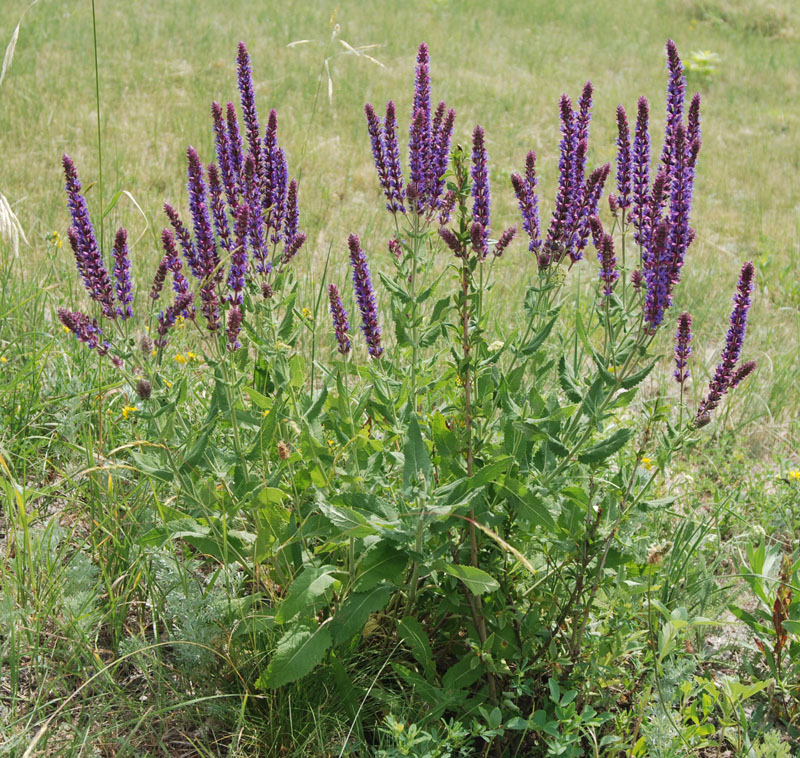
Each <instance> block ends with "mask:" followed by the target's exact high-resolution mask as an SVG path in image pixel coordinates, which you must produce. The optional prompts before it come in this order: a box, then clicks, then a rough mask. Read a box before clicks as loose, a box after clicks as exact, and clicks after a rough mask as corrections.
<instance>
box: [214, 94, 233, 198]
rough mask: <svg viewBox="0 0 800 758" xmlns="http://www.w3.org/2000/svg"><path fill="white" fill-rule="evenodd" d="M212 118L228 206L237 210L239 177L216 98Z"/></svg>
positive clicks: (218, 160)
mask: <svg viewBox="0 0 800 758" xmlns="http://www.w3.org/2000/svg"><path fill="white" fill-rule="evenodd" d="M211 118H212V119H213V121H214V145H215V147H216V150H217V163H218V164H219V170H220V173H221V174H222V183H223V185H224V186H225V197H226V198H227V200H228V207H229V208H230V209H231V210H232V211H235V210H236V205H237V203H238V196H237V183H238V177H237V174H236V171H235V170H234V167H233V162H232V160H231V145H230V141H229V140H228V133H227V131H226V130H225V121H224V117H223V114H222V106H221V105H220V104H219V103H218V102H217V101H216V100H215V101H214V102H213V103H211Z"/></svg>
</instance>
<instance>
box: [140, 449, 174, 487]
mask: <svg viewBox="0 0 800 758" xmlns="http://www.w3.org/2000/svg"><path fill="white" fill-rule="evenodd" d="M130 456H131V459H132V460H133V462H134V463H135V464H136V468H137V469H138V470H139V471H141V472H142V473H143V474H147V476H152V477H153V479H160V480H161V481H162V482H171V481H172V476H173V474H172V472H171V471H168V470H167V469H163V468H161V463H160V461H158V460H157V459H156V458H155V457H154V456H152V455H147V454H146V453H135V452H133V451H131V453H130Z"/></svg>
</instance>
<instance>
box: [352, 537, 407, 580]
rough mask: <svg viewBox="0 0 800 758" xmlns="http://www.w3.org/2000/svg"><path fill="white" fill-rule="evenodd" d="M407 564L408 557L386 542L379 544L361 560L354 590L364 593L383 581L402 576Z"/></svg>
mask: <svg viewBox="0 0 800 758" xmlns="http://www.w3.org/2000/svg"><path fill="white" fill-rule="evenodd" d="M407 564H408V556H407V555H406V554H405V553H403V552H402V551H400V550H398V549H397V548H395V547H393V546H392V545H390V544H389V543H387V542H379V543H378V544H377V545H375V546H374V547H372V548H370V550H369V551H368V552H367V553H366V555H365V556H364V557H363V558H362V559H361V564H360V566H359V575H358V577H357V578H356V581H355V585H354V587H353V588H354V589H355V590H356V592H365V591H366V590H369V589H372V588H373V587H374V586H375V585H376V584H378V583H379V582H382V581H384V580H387V579H388V580H394V579H397V578H398V577H399V576H402V573H403V571H405V568H406V565H407Z"/></svg>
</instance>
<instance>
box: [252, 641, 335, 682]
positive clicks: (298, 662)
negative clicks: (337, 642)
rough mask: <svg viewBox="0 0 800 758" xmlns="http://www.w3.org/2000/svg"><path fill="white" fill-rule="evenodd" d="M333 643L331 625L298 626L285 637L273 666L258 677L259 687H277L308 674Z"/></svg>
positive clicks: (280, 643)
mask: <svg viewBox="0 0 800 758" xmlns="http://www.w3.org/2000/svg"><path fill="white" fill-rule="evenodd" d="M331 644H333V640H332V638H331V633H330V630H329V629H328V627H327V625H323V626H318V627H316V628H315V629H311V628H309V627H307V626H298V627H295V628H293V629H290V630H289V631H288V632H287V633H286V634H284V635H283V637H281V639H280V642H278V647H277V649H276V650H275V655H273V656H272V660H271V661H270V664H269V667H268V668H267V670H266V671H265V672H264V673H263V674H262V675H261V676H260V677H259V678H258V681H257V682H256V686H257V687H260V688H261V689H275V688H276V687H281V686H283V685H284V684H289V682H294V681H297V680H298V679H300V678H302V677H304V676H305V675H306V674H308V673H309V672H310V671H311V670H312V669H313V668H314V666H316V665H317V664H318V663H319V662H320V661H321V660H322V658H323V657H324V655H325V653H326V651H327V650H328V648H329V647H330V646H331Z"/></svg>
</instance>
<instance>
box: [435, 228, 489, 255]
mask: <svg viewBox="0 0 800 758" xmlns="http://www.w3.org/2000/svg"><path fill="white" fill-rule="evenodd" d="M487 237H488V235H487V234H486V230H485V229H484V228H483V224H482V223H481V222H480V221H473V223H472V226H471V227H470V228H469V238H470V242H472V247H473V248H474V249H475V252H476V253H477V255H478V257H479V258H480V259H481V260H483V258H485V257H486V254H487V253H486V252H484V250H488V248H486V239H487ZM445 241H446V240H445Z"/></svg>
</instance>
